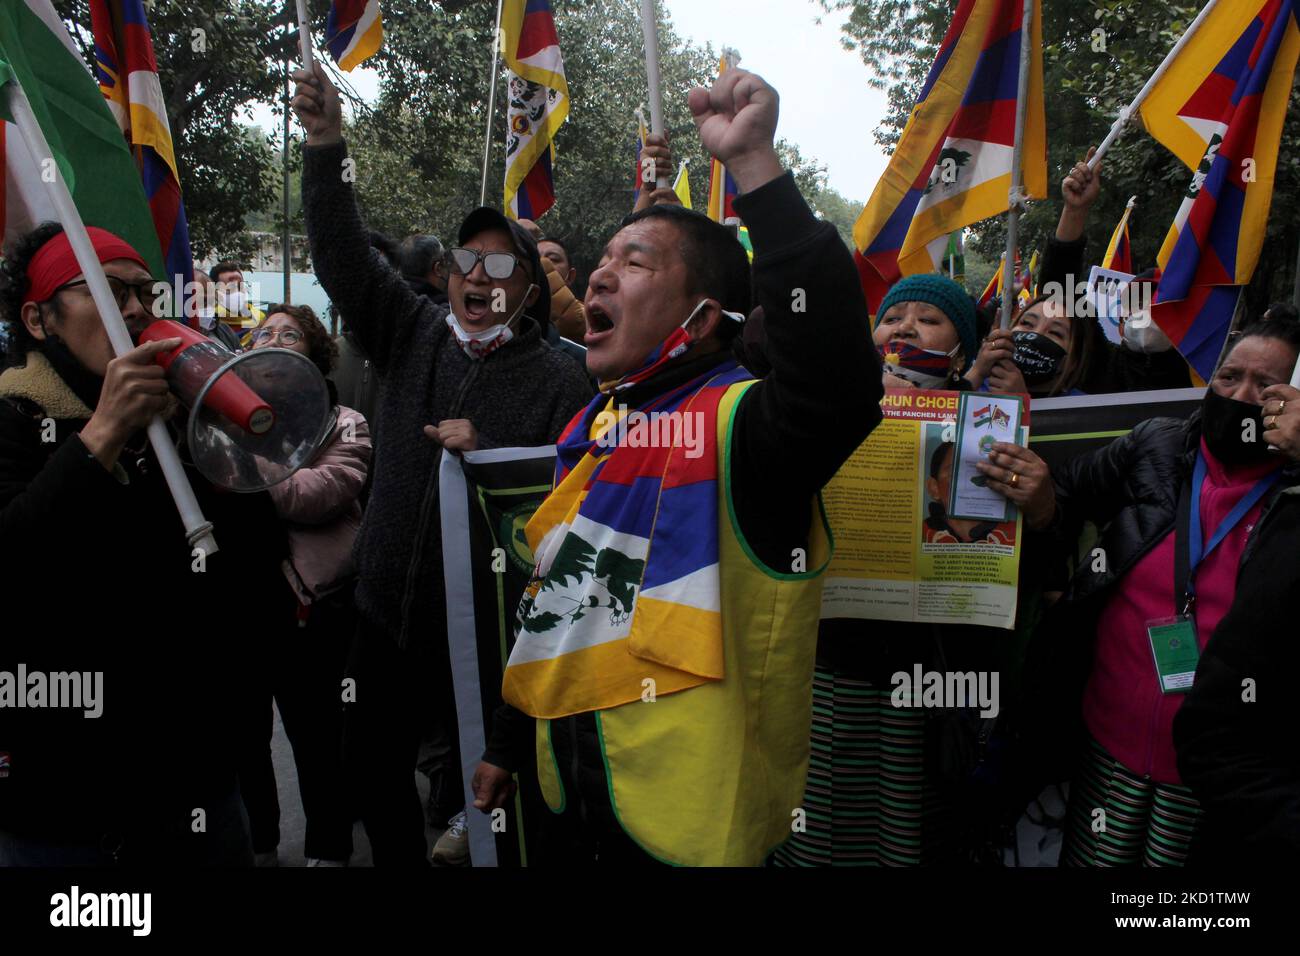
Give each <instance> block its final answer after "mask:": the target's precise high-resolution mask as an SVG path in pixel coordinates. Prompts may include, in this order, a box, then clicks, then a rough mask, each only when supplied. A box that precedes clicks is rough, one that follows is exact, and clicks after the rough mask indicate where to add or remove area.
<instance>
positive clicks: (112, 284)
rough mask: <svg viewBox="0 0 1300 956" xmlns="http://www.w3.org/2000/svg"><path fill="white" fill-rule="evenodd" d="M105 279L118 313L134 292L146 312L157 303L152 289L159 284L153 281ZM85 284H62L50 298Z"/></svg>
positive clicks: (115, 277) (156, 297)
mask: <svg viewBox="0 0 1300 956" xmlns="http://www.w3.org/2000/svg"><path fill="white" fill-rule="evenodd" d="M105 278H106V279H108V288H109V289H110V290H111V291H112V293H113V301H114V302H116V303H117V307H118V310H119V311H123V310H125V309H126V304H127V302H129V301H130V299H131V293H132V292H134V293H135V297H136V298H137V299H139V300H140V305H141V307H142V308H143V309H144V310H145V311H146V312H152V311H153V304H154V303H155V302H157V301H158V294H157V293H156V292H154V287H155V286H157V285H158V284H159V283H157V282H155V281H154V280H153V279H146V280H145V281H143V282H126V281H124V280H122V279H119V278H117V276H105ZM86 284H87V283H86V280H85V279H77V280H75V281H74V282H67V283H64V284H63V285H61V286H59V287H58V288H57V289H55V290H54V294H53V295H51V296H50V298H51V299H52V298H54V296H56V295H58V294H59V293H60V292H62V291H63V290H64V289H71V288H74V287H75V286H83V285H86ZM87 291H89V290H87Z"/></svg>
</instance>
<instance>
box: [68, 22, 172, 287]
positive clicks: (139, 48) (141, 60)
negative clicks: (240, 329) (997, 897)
mask: <svg viewBox="0 0 1300 956" xmlns="http://www.w3.org/2000/svg"><path fill="white" fill-rule="evenodd" d="M90 24H91V32H92V34H93V36H94V41H95V78H96V79H97V80H98V81H99V89H100V91H101V92H102V93H103V94H104V99H105V100H107V101H108V108H109V110H111V111H112V113H113V118H114V119H115V120H117V125H118V126H119V127H121V129H122V133H123V134H124V135H125V136H126V141H127V143H128V144H129V145H130V146H131V147H132V148H133V149H134V152H135V155H136V161H137V163H138V164H139V166H140V178H141V179H142V180H143V182H144V192H145V196H146V197H147V198H148V200H149V211H150V213H151V215H152V216H153V224H154V229H155V230H156V231H157V233H158V245H159V246H161V247H162V250H163V258H164V260H165V262H166V266H167V273H166V275H167V280H168V281H169V282H176V281H177V277H178V276H179V277H180V278H179V285H181V286H183V285H184V284H185V283H186V282H189V281H190V279H191V278H192V276H193V271H194V261H193V259H192V258H191V255H190V232H189V225H188V223H187V222H186V219H185V204H184V203H183V202H182V201H181V185H180V175H179V174H178V172H177V169H176V150H175V148H174V146H173V144H172V134H171V129H170V127H169V125H168V122H167V104H166V101H165V100H164V99H163V93H162V86H161V85H160V84H159V82H158V63H157V61H156V60H155V59H154V55H153V39H152V37H151V35H150V33H149V23H148V21H147V20H146V19H145V12H144V6H143V4H142V3H141V0H90Z"/></svg>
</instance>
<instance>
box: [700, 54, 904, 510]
mask: <svg viewBox="0 0 1300 956" xmlns="http://www.w3.org/2000/svg"><path fill="white" fill-rule="evenodd" d="M690 106H691V112H692V113H693V114H694V116H695V121H696V125H697V126H698V127H699V130H700V138H701V140H703V142H704V145H705V147H706V148H707V149H708V150H709V152H710V153H712V154H713V155H714V156H716V157H717V158H718V159H719V160H721V161H722V162H724V163H725V164H726V166H727V170H728V172H729V173H730V174H731V175H732V177H733V178H734V179H735V180H736V184H737V186H738V187H739V189H740V192H741V195H740V196H739V197H738V198H737V200H736V211H737V212H738V213H739V214H740V215H741V217H742V218H743V219H744V221H745V224H746V225H747V226H748V227H749V234H750V239H751V241H752V242H753V244H754V254H755V255H754V282H755V286H756V289H757V298H758V303H759V304H760V305H762V306H763V310H764V319H763V328H764V331H765V333H766V336H767V341H766V344H765V347H764V354H765V356H766V358H767V360H768V362H769V363H770V364H771V371H770V372H769V373H768V375H767V376H766V377H765V378H764V379H763V381H762V382H760V383H759V384H757V385H755V386H753V387H752V388H750V390H749V392H748V393H746V395H745V398H744V399H743V400H742V402H741V406H740V409H739V411H738V412H737V421H736V429H737V431H736V436H735V443H736V445H735V457H734V458H733V462H732V479H733V484H734V486H735V487H734V492H735V493H736V494H737V495H738V506H739V504H740V498H742V497H743V498H745V499H747V501H746V503H745V504H744V505H743V506H741V524H742V527H744V526H745V525H747V524H749V523H750V522H749V521H747V520H746V519H745V514H746V513H750V514H752V515H754V516H755V518H754V520H755V521H757V520H758V516H759V515H761V514H762V513H763V512H764V510H765V506H766V505H767V504H772V505H777V506H779V507H781V508H783V509H785V510H789V509H790V508H798V509H799V510H800V512H801V514H802V515H803V516H804V521H805V523H806V515H807V509H808V500H809V499H810V498H811V496H812V495H813V494H814V493H815V492H816V491H817V490H818V489H820V488H821V487H822V485H824V484H825V483H826V482H827V481H829V480H830V478H831V476H833V475H834V474H835V472H836V471H837V470H838V469H839V467H840V465H841V464H843V463H844V461H845V459H847V458H848V457H849V455H851V454H852V453H853V451H854V449H856V448H857V447H858V445H860V444H861V443H862V441H863V440H864V439H865V438H866V436H867V435H868V434H869V433H870V432H871V430H872V429H873V428H874V427H875V426H876V424H877V423H879V421H880V418H881V412H880V399H881V395H882V391H883V390H882V388H881V371H880V359H879V358H878V356H877V355H876V350H875V348H874V347H873V346H872V344H871V336H870V334H869V331H868V323H867V308H866V300H865V299H864V297H863V294H862V287H861V284H860V281H859V279H858V273H857V270H856V269H855V268H854V265H853V259H852V257H851V256H850V254H849V251H848V249H846V248H845V246H844V243H843V242H842V241H841V239H840V237H839V234H838V233H837V232H836V230H835V227H834V226H832V225H831V224H830V223H825V222H821V221H819V220H818V219H817V218H816V217H815V216H814V215H813V213H812V210H811V209H810V208H809V207H808V204H807V203H806V202H805V201H804V198H803V197H802V196H801V195H800V194H799V190H798V188H797V187H796V186H795V183H794V177H793V176H792V175H791V174H790V173H788V172H786V171H785V170H784V169H782V167H781V162H780V160H779V158H778V157H777V154H776V149H775V146H774V145H773V139H774V136H775V133H776V123H777V114H778V98H777V94H776V91H775V90H773V89H772V88H771V87H770V86H768V85H767V84H766V83H765V82H763V80H762V79H761V78H759V77H757V76H755V75H754V74H752V73H747V72H745V71H743V70H734V71H728V72H727V73H725V74H723V76H722V77H721V78H720V79H719V80H718V82H717V83H716V84H715V85H714V86H713V88H712V89H711V90H708V91H706V90H702V89H700V90H693V91H692V92H691V99H690ZM745 530H746V533H748V531H749V529H748V528H745Z"/></svg>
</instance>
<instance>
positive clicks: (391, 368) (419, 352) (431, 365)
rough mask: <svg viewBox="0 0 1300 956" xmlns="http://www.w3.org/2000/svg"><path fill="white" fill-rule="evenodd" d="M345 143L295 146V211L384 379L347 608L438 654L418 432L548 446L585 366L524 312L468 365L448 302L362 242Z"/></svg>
mask: <svg viewBox="0 0 1300 956" xmlns="http://www.w3.org/2000/svg"><path fill="white" fill-rule="evenodd" d="M346 156H347V147H346V145H345V144H344V143H342V142H339V143H336V144H333V145H330V146H320V147H311V146H308V147H304V149H303V177H302V191H303V208H304V212H305V215H306V221H307V234H308V238H309V239H310V241H311V253H312V261H313V262H314V263H315V266H316V274H317V275H318V276H319V277H320V282H321V285H322V286H323V287H324V289H325V291H326V292H327V293H329V296H330V299H331V301H333V302H334V304H335V306H336V307H337V308H338V310H339V314H340V315H341V316H342V317H343V318H344V320H345V321H346V322H347V326H348V330H349V332H350V333H351V334H352V336H353V337H354V338H355V339H356V341H357V343H358V344H359V345H360V346H361V348H362V350H363V351H364V352H365V354H366V356H368V357H369V359H370V360H371V361H372V362H373V363H374V367H375V369H376V370H377V371H378V373H379V375H380V378H381V380H382V382H383V387H382V388H381V390H380V397H379V408H378V412H377V415H376V419H377V432H378V434H379V436H380V441H379V442H378V443H377V444H376V447H375V461H374V468H373V472H374V482H373V485H372V488H371V492H370V502H369V505H368V508H367V511H366V516H365V519H364V521H363V522H362V525H361V532H360V534H359V535H358V537H357V544H356V552H355V553H356V558H357V571H358V584H357V609H358V611H359V612H360V613H361V614H362V615H363V616H364V617H365V618H366V619H367V620H368V621H369V622H371V623H372V624H374V625H375V626H377V627H380V628H382V629H384V630H385V631H386V632H387V633H388V634H390V635H391V636H392V637H393V638H394V639H395V640H396V641H397V643H398V645H399V646H401V647H407V646H408V645H409V644H411V642H416V643H417V644H419V645H423V646H432V647H433V649H434V650H435V651H440V652H443V653H445V651H446V641H445V640H443V639H439V638H438V635H444V634H445V633H446V625H447V621H446V613H445V597H444V591H443V571H442V545H441V540H442V536H441V526H440V523H439V511H438V464H439V462H440V461H441V453H442V450H441V449H440V448H439V447H438V446H437V445H436V444H435V443H434V442H432V441H430V440H429V439H428V438H427V437H425V435H424V433H423V427H424V426H425V425H431V424H436V423H438V422H440V421H443V420H444V419H450V418H467V419H469V420H470V421H471V422H472V423H473V425H474V427H475V428H476V429H477V430H478V433H479V447H480V448H502V447H511V446H538V445H549V444H551V443H552V442H554V441H555V439H556V438H557V437H559V434H560V432H561V431H562V430H563V429H564V426H565V425H566V424H568V422H569V420H570V419H571V418H572V417H573V416H574V415H575V414H577V412H578V411H580V410H581V409H582V408H584V407H585V406H586V404H587V403H588V402H589V401H590V400H591V397H592V395H593V391H592V388H591V385H590V384H589V383H588V381H587V377H586V375H585V374H584V372H583V370H582V369H581V368H579V367H578V365H577V363H575V362H574V361H573V360H572V359H570V358H569V357H568V356H565V355H563V354H561V353H560V352H558V351H556V350H554V349H552V348H551V347H550V346H548V345H547V344H546V343H545V342H544V341H543V339H542V330H541V329H540V327H539V326H538V324H537V322H535V321H534V320H533V319H531V318H529V317H528V316H526V315H525V316H523V317H522V318H521V325H520V330H519V332H518V333H517V335H516V337H515V339H514V340H513V341H511V342H509V343H508V344H507V345H505V346H503V347H502V348H500V349H498V350H497V351H495V352H493V353H492V354H491V355H489V356H488V357H487V358H486V359H482V360H474V359H470V358H469V357H468V356H466V355H465V353H464V352H463V351H462V350H461V348H460V346H459V345H458V344H457V343H456V340H455V337H454V336H453V335H452V334H451V330H450V329H449V328H448V326H447V322H446V315H447V311H448V309H447V306H445V305H441V306H439V305H435V304H434V303H433V302H431V301H430V300H429V299H427V298H425V297H424V296H420V295H416V294H415V293H414V292H412V291H411V288H410V286H409V285H408V284H407V282H406V280H404V279H403V278H402V277H401V276H400V275H398V273H397V272H396V271H394V269H393V268H392V266H390V265H389V264H388V262H387V260H385V259H384V257H383V256H382V255H381V254H380V253H379V252H377V251H376V250H375V249H373V248H372V247H371V245H370V241H369V234H368V233H367V231H366V229H365V227H364V226H363V225H362V223H361V218H360V215H359V214H358V212H357V202H356V197H355V195H354V194H353V190H352V185H351V184H350V183H347V182H344V180H343V177H342V176H340V175H339V169H340V168H341V167H342V164H343V161H344V159H345V158H346Z"/></svg>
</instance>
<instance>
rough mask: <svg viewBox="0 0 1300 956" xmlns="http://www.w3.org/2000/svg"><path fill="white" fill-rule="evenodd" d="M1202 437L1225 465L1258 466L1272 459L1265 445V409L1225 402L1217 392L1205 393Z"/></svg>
mask: <svg viewBox="0 0 1300 956" xmlns="http://www.w3.org/2000/svg"><path fill="white" fill-rule="evenodd" d="M1252 422H1253V423H1254V424H1253V425H1252V424H1250V423H1252ZM1201 434H1202V435H1204V436H1205V444H1206V446H1207V447H1208V448H1209V449H1210V453H1211V454H1212V455H1214V457H1215V458H1217V459H1219V461H1221V462H1222V463H1223V464H1225V465H1255V464H1259V463H1260V462H1264V461H1268V460H1270V458H1271V456H1272V453H1271V452H1270V451H1269V450H1268V442H1266V441H1264V407H1263V406H1262V405H1251V404H1250V403H1249V402H1239V401H1237V400H1236V399H1235V398H1224V397H1223V396H1222V395H1220V394H1219V393H1218V392H1216V391H1215V390H1214V389H1213V388H1208V389H1206V390H1205V401H1204V402H1203V403H1202V404H1201ZM1250 438H1253V439H1254V441H1248V440H1247V439H1250Z"/></svg>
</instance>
